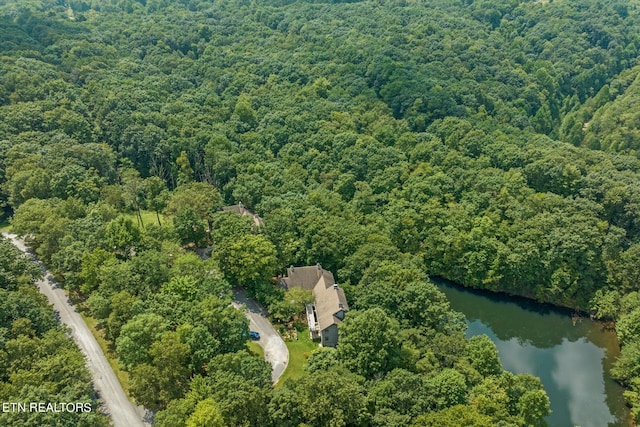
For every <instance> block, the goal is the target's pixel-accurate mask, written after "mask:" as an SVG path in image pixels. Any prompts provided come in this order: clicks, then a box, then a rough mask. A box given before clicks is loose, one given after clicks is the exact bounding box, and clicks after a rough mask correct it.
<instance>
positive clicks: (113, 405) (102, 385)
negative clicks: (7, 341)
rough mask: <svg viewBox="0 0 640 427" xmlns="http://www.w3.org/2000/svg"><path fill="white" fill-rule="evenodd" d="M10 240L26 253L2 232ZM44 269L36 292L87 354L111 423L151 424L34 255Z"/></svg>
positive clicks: (121, 425)
mask: <svg viewBox="0 0 640 427" xmlns="http://www.w3.org/2000/svg"><path fill="white" fill-rule="evenodd" d="M2 234H3V235H4V236H5V237H6V238H8V239H9V240H11V242H12V243H13V244H14V245H15V246H16V247H18V248H19V249H20V250H21V251H23V252H24V253H29V251H28V249H27V246H26V245H25V243H24V241H23V240H22V239H20V238H18V237H17V236H16V235H15V234H9V233H7V232H2ZM34 262H35V263H37V264H38V265H40V267H41V268H42V271H43V273H44V279H43V280H40V281H38V282H37V285H38V288H39V289H40V292H41V293H43V294H44V295H45V296H46V297H47V299H48V300H49V303H51V304H53V307H54V309H55V310H56V311H57V312H58V313H59V316H60V321H61V322H62V323H64V324H65V325H66V326H68V327H69V328H70V329H71V336H72V338H73V339H74V341H75V342H76V344H78V347H80V350H82V352H83V353H84V355H85V356H86V358H87V367H88V368H89V371H90V372H91V375H92V377H93V384H94V386H95V388H96V390H97V391H98V393H99V395H100V398H101V399H102V401H103V402H104V405H105V407H106V411H105V412H107V414H108V415H109V416H110V417H111V420H112V422H113V425H114V426H115V427H146V426H150V425H151V424H150V423H148V422H144V421H143V417H146V411H145V410H144V408H141V407H135V406H134V405H132V404H131V402H129V399H128V398H127V395H126V393H125V392H124V390H123V389H122V386H121V385H120V382H119V381H118V377H117V376H116V374H115V373H114V372H113V369H111V366H110V365H109V362H108V361H107V358H106V357H105V356H104V353H102V349H101V348H100V346H99V345H98V342H97V341H96V339H95V338H94V337H93V335H92V334H91V331H90V330H89V328H88V327H87V325H86V323H84V320H82V317H80V314H78V312H77V311H76V309H75V308H74V307H73V305H71V302H70V301H69V299H68V298H67V295H66V294H65V292H64V290H63V289H62V288H60V287H59V286H58V285H57V284H56V283H55V280H54V279H53V276H52V275H51V273H50V272H49V271H48V270H47V269H46V267H45V265H44V264H42V263H41V262H40V261H37V260H36V259H35V258H34Z"/></svg>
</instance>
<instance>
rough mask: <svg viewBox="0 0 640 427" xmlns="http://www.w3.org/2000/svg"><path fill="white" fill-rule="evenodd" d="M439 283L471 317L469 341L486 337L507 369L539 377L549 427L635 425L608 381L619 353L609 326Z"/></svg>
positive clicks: (617, 389) (615, 386)
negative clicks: (548, 409)
mask: <svg viewBox="0 0 640 427" xmlns="http://www.w3.org/2000/svg"><path fill="white" fill-rule="evenodd" d="M434 282H435V283H436V284H437V285H438V287H439V288H440V289H441V290H442V291H443V292H444V293H445V294H446V295H447V298H448V299H449V301H450V302H451V306H452V307H453V309H454V310H457V311H460V312H462V313H464V315H465V316H466V317H467V324H468V325H469V328H468V330H467V336H469V337H470V336H474V335H480V334H487V335H488V336H489V337H490V338H491V339H492V340H493V342H495V344H496V347H497V348H498V351H499V353H500V359H501V360H502V365H503V367H504V368H505V369H506V370H508V371H511V372H514V373H521V372H527V373H530V374H533V375H535V376H537V377H540V379H541V380H542V383H543V385H544V388H545V390H546V392H547V394H548V395H549V399H550V400H551V410H552V411H553V412H552V414H551V415H550V416H549V417H548V418H547V422H548V423H549V426H550V427H564V426H569V427H571V426H581V427H606V426H628V425H630V422H629V413H628V411H627V409H626V407H625V404H624V398H623V395H622V392H623V389H622V387H620V386H619V385H618V384H616V383H615V382H614V381H613V380H612V379H611V377H610V376H609V369H610V368H611V364H612V363H613V361H614V360H615V358H616V357H617V355H618V354H619V350H618V342H617V339H616V336H615V334H614V333H613V332H612V331H611V330H609V329H608V328H607V327H606V325H604V324H602V323H599V322H593V321H591V320H589V319H586V318H572V316H571V313H570V312H567V311H563V310H559V309H555V308H553V307H551V306H547V305H542V304H537V303H535V302H531V301H526V300H524V299H519V298H511V297H507V296H502V295H495V294H490V293H484V292H476V291H471V290H468V289H465V288H462V287H458V286H454V285H452V284H450V283H448V282H446V281H442V280H434Z"/></svg>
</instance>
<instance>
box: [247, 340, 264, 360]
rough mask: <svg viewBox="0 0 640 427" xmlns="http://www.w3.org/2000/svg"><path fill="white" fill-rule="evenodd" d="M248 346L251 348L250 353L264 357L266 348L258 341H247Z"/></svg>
mask: <svg viewBox="0 0 640 427" xmlns="http://www.w3.org/2000/svg"><path fill="white" fill-rule="evenodd" d="M247 348H248V349H249V353H251V354H255V355H256V356H258V357H260V358H261V359H264V350H263V349H262V347H260V345H259V344H258V343H257V342H253V341H249V342H248V343H247Z"/></svg>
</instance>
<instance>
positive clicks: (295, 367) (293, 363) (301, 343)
mask: <svg viewBox="0 0 640 427" xmlns="http://www.w3.org/2000/svg"><path fill="white" fill-rule="evenodd" d="M285 343H286V344H287V348H288V349H289V364H288V365H287V369H286V370H285V371H284V373H283V374H282V376H281V377H280V380H278V384H277V385H281V384H284V382H285V381H286V380H287V379H289V378H300V377H301V376H302V375H303V374H304V365H305V364H306V363H307V359H308V358H309V356H310V355H311V352H312V351H313V350H315V349H316V348H318V344H316V343H315V342H313V341H312V340H311V337H309V331H308V330H307V329H306V328H305V329H301V330H299V331H298V340H297V341H286V342H285Z"/></svg>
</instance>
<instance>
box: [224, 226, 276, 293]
mask: <svg viewBox="0 0 640 427" xmlns="http://www.w3.org/2000/svg"><path fill="white" fill-rule="evenodd" d="M214 257H215V258H216V259H217V260H218V264H219V265H220V269H221V270H222V272H223V273H224V275H225V278H226V279H227V280H228V281H229V283H231V284H232V285H235V286H252V285H255V284H257V283H258V282H260V281H263V280H269V279H271V277H273V275H274V273H275V271H276V268H277V264H276V248H275V247H274V246H273V244H272V243H271V242H270V241H268V240H267V239H266V238H265V237H264V236H262V235H259V234H258V235H256V234H248V235H246V236H244V237H243V238H241V239H239V240H236V241H231V240H227V241H225V242H224V244H222V245H220V246H219V247H217V248H216V249H215V252H214Z"/></svg>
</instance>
